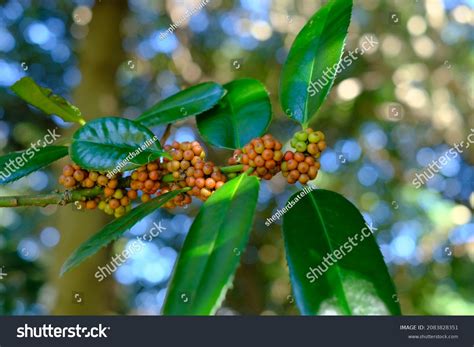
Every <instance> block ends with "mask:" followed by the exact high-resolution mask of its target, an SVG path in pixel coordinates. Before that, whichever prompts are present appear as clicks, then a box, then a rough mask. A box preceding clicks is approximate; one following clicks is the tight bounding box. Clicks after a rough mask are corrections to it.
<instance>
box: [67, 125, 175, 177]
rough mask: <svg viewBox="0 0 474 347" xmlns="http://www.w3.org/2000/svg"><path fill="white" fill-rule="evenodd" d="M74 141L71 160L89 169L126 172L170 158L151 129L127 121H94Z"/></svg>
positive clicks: (77, 134) (76, 134) (74, 136)
mask: <svg viewBox="0 0 474 347" xmlns="http://www.w3.org/2000/svg"><path fill="white" fill-rule="evenodd" d="M72 139H73V142H72V145H71V150H70V154H71V159H72V160H73V161H74V162H75V163H76V164H78V165H79V166H81V167H82V168H85V169H92V170H98V171H113V170H114V169H118V170H119V171H120V172H122V171H126V170H131V169H134V168H137V167H139V166H141V165H144V164H146V163H149V162H150V161H152V160H155V159H156V158H158V157H162V156H169V154H167V153H166V152H164V151H162V150H161V145H160V143H159V141H158V139H157V138H156V136H154V135H153V133H152V132H151V131H150V130H149V129H148V128H146V127H144V126H143V125H141V124H139V123H136V122H134V121H132V120H129V119H125V118H117V117H105V118H99V119H96V120H93V121H91V122H88V123H87V124H86V125H84V126H83V127H81V128H80V129H78V130H77V131H76V132H75V133H74V135H73V137H72ZM132 156H133V158H132ZM127 157H129V159H128V160H127V159H126V158H127ZM122 164H123V165H122Z"/></svg>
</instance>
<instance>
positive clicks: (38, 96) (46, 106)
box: [11, 77, 85, 124]
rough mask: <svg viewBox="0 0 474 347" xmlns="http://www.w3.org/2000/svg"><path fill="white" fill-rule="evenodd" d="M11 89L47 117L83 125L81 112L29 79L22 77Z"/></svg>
mask: <svg viewBox="0 0 474 347" xmlns="http://www.w3.org/2000/svg"><path fill="white" fill-rule="evenodd" d="M11 89H12V90H13V91H14V92H15V94H17V95H18V96H19V97H20V98H22V99H23V100H25V101H26V102H27V103H29V104H31V105H33V106H35V107H37V108H39V109H40V110H41V111H43V112H45V113H47V114H48V115H56V116H58V117H60V118H62V119H63V120H64V121H66V122H76V123H79V124H85V120H84V118H82V115H81V111H80V110H79V109H78V108H77V107H76V106H74V105H72V104H70V103H69V102H68V101H67V100H66V99H64V98H63V97H61V96H59V95H56V94H53V92H52V91H51V89H48V88H44V87H41V86H39V85H37V84H36V82H35V81H34V80H33V79H32V78H30V77H23V78H22V79H20V80H19V81H17V82H15V84H14V85H12V86H11Z"/></svg>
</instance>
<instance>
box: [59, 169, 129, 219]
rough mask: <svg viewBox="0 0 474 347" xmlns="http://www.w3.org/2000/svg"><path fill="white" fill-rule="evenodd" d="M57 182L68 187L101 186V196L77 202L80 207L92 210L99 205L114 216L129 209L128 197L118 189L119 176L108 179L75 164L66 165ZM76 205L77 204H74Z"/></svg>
mask: <svg viewBox="0 0 474 347" xmlns="http://www.w3.org/2000/svg"><path fill="white" fill-rule="evenodd" d="M59 183H60V184H62V185H63V186H64V187H66V188H68V189H76V188H79V187H81V188H89V189H91V188H94V187H102V188H103V189H104V194H103V196H102V197H95V198H94V199H89V200H86V201H81V202H77V203H78V204H79V205H80V206H81V208H82V207H83V208H86V209H89V210H93V209H95V208H97V207H99V209H100V210H103V211H104V212H105V213H107V214H110V215H114V216H115V217H117V218H118V217H121V216H123V215H124V214H125V213H126V212H127V211H129V210H130V209H131V205H130V198H129V197H127V196H125V192H126V191H125V190H124V189H119V188H118V184H119V176H115V177H113V178H111V179H109V178H108V177H107V176H105V175H103V174H100V173H99V172H96V171H87V170H85V169H81V168H80V167H79V166H78V165H76V164H71V165H66V166H64V168H63V173H62V175H61V176H59ZM76 206H77V204H76Z"/></svg>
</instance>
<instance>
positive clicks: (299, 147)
mask: <svg viewBox="0 0 474 347" xmlns="http://www.w3.org/2000/svg"><path fill="white" fill-rule="evenodd" d="M324 139H325V136H324V134H323V133H322V132H321V131H313V129H311V128H307V129H305V130H302V131H298V132H297V133H296V134H295V135H294V136H293V138H292V139H291V141H290V144H291V147H293V148H294V149H295V152H292V151H287V152H286V153H285V155H284V158H283V162H282V164H281V171H282V175H283V176H284V177H286V179H287V181H288V183H290V184H293V183H296V182H300V183H301V184H306V183H307V182H308V181H310V180H313V179H315V178H316V176H317V175H318V172H319V169H320V168H321V164H320V163H319V162H318V161H317V160H318V159H319V157H320V156H321V153H322V152H323V151H324V150H325V149H326V142H325V141H324Z"/></svg>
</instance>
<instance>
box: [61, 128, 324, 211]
mask: <svg viewBox="0 0 474 347" xmlns="http://www.w3.org/2000/svg"><path fill="white" fill-rule="evenodd" d="M291 146H292V147H293V148H294V149H295V152H293V151H287V152H286V153H284V154H283V152H282V144H281V143H280V142H279V141H278V140H276V139H274V138H273V136H272V135H270V134H266V135H264V136H262V137H259V138H255V139H253V140H252V141H250V142H249V143H248V144H247V145H245V146H244V147H243V148H242V149H237V150H235V151H234V154H233V156H232V158H230V159H229V160H228V163H229V165H238V164H240V165H241V167H238V168H229V167H228V168H227V170H226V172H227V173H226V174H224V173H223V172H222V171H221V169H220V168H219V167H218V166H216V165H215V164H214V163H213V162H211V161H206V160H205V157H206V155H205V152H204V150H203V148H202V146H201V145H200V144H199V142H197V141H193V142H181V143H179V142H176V141H175V142H173V143H172V144H171V145H166V146H164V149H165V151H167V152H168V153H169V155H170V158H167V157H165V158H161V160H155V161H152V162H150V163H148V164H146V165H143V166H141V167H139V168H138V169H136V170H134V171H132V173H131V175H130V177H129V180H128V182H129V184H127V185H126V186H125V187H123V186H124V185H125V182H127V180H121V181H120V187H119V179H121V175H120V174H119V175H117V176H114V177H113V178H110V179H109V178H108V177H107V176H105V175H104V174H102V173H99V172H97V171H88V170H84V169H81V168H80V167H79V166H78V165H76V164H72V165H66V166H65V167H64V168H63V173H62V175H61V176H60V177H59V183H60V184H62V185H63V186H64V187H66V188H68V189H76V188H79V187H82V188H89V189H90V188H94V187H101V188H103V193H102V194H101V195H100V196H98V197H95V198H93V199H89V200H86V201H84V202H77V203H79V204H81V205H82V206H83V207H84V208H86V209H95V208H97V207H98V208H99V209H100V210H103V211H104V212H105V213H107V214H110V215H114V216H115V217H120V216H123V215H124V214H125V213H126V212H128V211H129V210H130V209H131V202H132V201H133V200H135V199H137V198H138V196H139V195H140V198H141V201H142V202H147V201H149V200H150V199H151V198H152V196H153V195H155V196H160V195H162V194H165V193H168V192H170V191H174V190H178V189H182V188H185V187H188V188H190V189H189V190H188V191H187V192H186V193H181V194H179V195H177V196H176V197H174V198H173V199H172V200H169V201H168V202H167V203H166V204H165V205H164V207H167V208H174V207H176V206H186V205H188V204H190V203H191V201H192V197H196V198H198V199H200V200H203V201H206V200H207V199H208V198H209V197H210V196H211V195H212V193H213V192H214V191H215V190H216V189H219V188H220V187H222V186H223V185H224V183H225V182H226V181H227V180H228V179H230V178H232V177H235V176H236V175H237V172H235V170H238V171H239V172H245V171H247V170H249V169H250V168H252V169H253V172H252V175H255V176H257V177H259V178H263V179H265V180H270V179H271V178H272V177H273V176H275V175H276V174H277V173H278V172H280V171H281V172H282V174H283V176H284V177H286V178H287V181H288V183H291V184H293V183H296V182H300V183H302V184H306V183H307V182H308V181H310V180H312V179H315V178H316V176H317V174H318V171H319V169H320V167H321V165H320V163H319V162H318V158H319V157H320V155H321V152H322V151H323V150H324V149H325V148H326V142H325V141H324V134H323V133H322V132H320V131H313V130H312V129H306V130H304V131H299V132H297V133H296V134H295V135H294V137H293V139H292V140H291ZM229 169H232V170H229ZM231 171H232V172H231Z"/></svg>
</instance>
